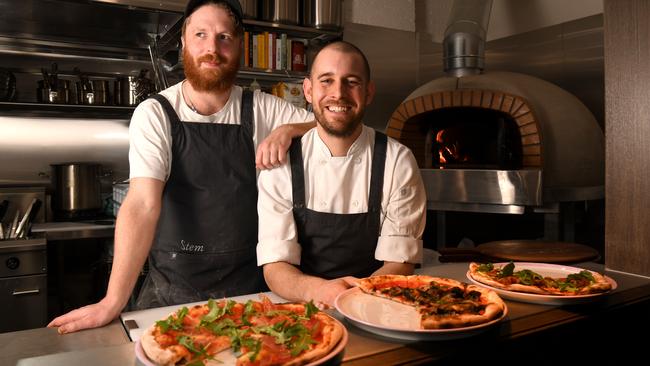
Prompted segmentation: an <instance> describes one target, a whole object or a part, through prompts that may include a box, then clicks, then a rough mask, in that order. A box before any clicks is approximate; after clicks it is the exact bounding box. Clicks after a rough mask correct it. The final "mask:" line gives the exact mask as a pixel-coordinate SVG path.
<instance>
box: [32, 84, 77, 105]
mask: <svg viewBox="0 0 650 366" xmlns="http://www.w3.org/2000/svg"><path fill="white" fill-rule="evenodd" d="M36 98H37V100H38V102H39V103H55V104H68V103H69V102H70V81H69V80H58V81H57V84H56V85H52V84H49V83H46V82H44V81H43V80H39V81H38V88H37V89H36Z"/></svg>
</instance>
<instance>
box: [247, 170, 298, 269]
mask: <svg viewBox="0 0 650 366" xmlns="http://www.w3.org/2000/svg"><path fill="white" fill-rule="evenodd" d="M289 169H290V167H289V166H288V165H287V164H285V165H283V166H281V167H279V168H275V169H272V170H264V171H262V172H260V175H259V178H258V181H257V187H258V197H257V214H258V217H259V226H258V242H257V249H256V250H257V265H258V266H262V265H264V264H267V263H273V262H287V263H290V264H293V265H299V264H300V255H301V247H300V244H299V243H298V237H297V233H296V224H295V221H294V219H293V204H292V202H291V175H290V171H289Z"/></svg>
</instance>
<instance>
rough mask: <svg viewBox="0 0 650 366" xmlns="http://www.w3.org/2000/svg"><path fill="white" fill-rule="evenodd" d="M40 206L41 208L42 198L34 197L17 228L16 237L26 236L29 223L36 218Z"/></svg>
mask: <svg viewBox="0 0 650 366" xmlns="http://www.w3.org/2000/svg"><path fill="white" fill-rule="evenodd" d="M40 208H41V200H39V199H38V198H34V199H33V200H32V203H30V204H29V207H28V208H27V211H25V215H24V216H23V219H22V220H20V224H18V228H17V229H16V236H15V237H16V238H22V237H24V236H25V234H26V232H27V226H28V223H30V222H31V221H32V220H33V219H34V216H35V215H36V212H37V211H38V210H39V209H40Z"/></svg>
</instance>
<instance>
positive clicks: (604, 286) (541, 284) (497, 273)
mask: <svg viewBox="0 0 650 366" xmlns="http://www.w3.org/2000/svg"><path fill="white" fill-rule="evenodd" d="M469 275H470V276H471V278H473V279H474V280H476V281H477V282H480V283H483V284H486V285H488V286H492V287H496V288H499V289H503V290H507V291H515V292H526V293H532V294H539V295H556V296H576V295H588V294H595V293H602V292H607V291H609V290H611V289H612V284H611V283H610V282H609V281H607V279H606V278H605V276H603V275H601V274H600V273H597V272H594V271H588V270H586V269H584V270H581V271H576V273H571V274H569V275H567V276H566V277H549V276H543V275H541V274H539V273H536V272H534V271H532V270H530V269H526V268H522V269H517V268H516V266H515V264H514V263H513V262H509V263H507V264H504V265H494V264H492V263H485V264H479V263H470V265H469Z"/></svg>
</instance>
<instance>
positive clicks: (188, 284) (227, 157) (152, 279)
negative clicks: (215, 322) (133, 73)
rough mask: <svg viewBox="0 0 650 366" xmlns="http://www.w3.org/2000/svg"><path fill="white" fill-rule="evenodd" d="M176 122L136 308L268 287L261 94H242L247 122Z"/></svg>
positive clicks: (167, 108)
mask: <svg viewBox="0 0 650 366" xmlns="http://www.w3.org/2000/svg"><path fill="white" fill-rule="evenodd" d="M152 98H154V99H155V100H157V101H158V102H159V103H160V104H161V105H162V107H163V109H164V110H165V113H166V114H167V118H168V119H169V120H170V126H171V138H172V168H171V173H170V176H169V179H168V180H167V182H166V184H165V189H164V191H163V196H162V209H161V213H160V219H159V220H158V228H157V231H156V236H155V239H154V243H153V247H152V249H151V251H150V253H149V273H148V274H147V277H146V279H145V282H144V284H143V287H142V290H141V291H140V295H139V297H138V301H137V304H136V307H137V308H139V309H146V308H151V307H158V306H166V305H175V304H182V303H187V302H195V301H203V300H207V299H208V298H223V297H226V296H235V295H241V294H249V293H254V292H258V291H264V290H266V285H265V283H264V278H263V276H262V272H261V267H258V266H257V262H256V253H255V246H256V244H257V184H256V172H255V148H254V146H253V138H252V136H253V94H252V93H251V92H250V91H244V94H243V96H242V109H241V125H235V124H220V123H195V122H181V121H180V120H179V118H178V115H177V114H176V112H175V111H174V108H173V107H172V106H171V104H170V103H169V101H168V100H167V99H166V98H165V97H163V96H162V95H160V94H158V95H154V96H153V97H152Z"/></svg>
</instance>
